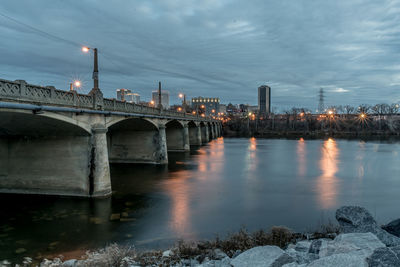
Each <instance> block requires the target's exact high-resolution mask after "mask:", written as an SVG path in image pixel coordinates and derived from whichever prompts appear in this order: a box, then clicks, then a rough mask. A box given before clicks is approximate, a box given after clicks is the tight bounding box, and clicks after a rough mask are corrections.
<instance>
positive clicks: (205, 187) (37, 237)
mask: <svg viewBox="0 0 400 267" xmlns="http://www.w3.org/2000/svg"><path fill="white" fill-rule="evenodd" d="M169 158H170V163H169V165H168V166H164V167H162V166H148V165H147V166H146V165H123V164H122V165H121V164H118V165H111V178H112V186H113V196H112V198H109V199H98V200H90V199H74V198H60V197H39V196H26V195H6V194H3V195H0V201H1V205H0V218H1V219H0V260H1V259H12V260H16V259H20V258H22V257H23V256H31V257H34V258H35V257H43V256H51V255H57V254H58V253H63V254H66V255H67V256H68V255H71V256H73V257H75V256H76V255H80V254H81V253H84V251H85V250H86V249H89V248H97V247H102V246H104V245H106V244H109V243H111V242H118V243H124V244H130V245H135V246H138V247H144V248H158V247H161V248H162V247H164V246H168V245H169V244H171V242H174V241H175V240H177V239H179V238H183V239H191V240H198V239H206V238H212V237H215V236H216V235H217V234H218V235H219V236H224V235H225V234H227V233H229V232H234V231H237V230H239V229H240V228H241V227H242V226H245V227H246V228H247V229H249V230H258V229H261V228H263V229H268V228H270V227H271V226H274V225H285V226H287V227H289V228H291V229H293V230H295V231H312V230H315V229H317V228H318V227H320V226H321V224H326V223H329V222H335V219H334V212H335V209H336V208H338V207H340V206H342V205H361V206H364V207H366V208H367V209H368V210H369V211H370V212H371V213H372V214H373V215H374V216H375V218H376V219H377V220H378V222H380V223H386V222H388V221H389V220H391V219H395V218H399V217H400V210H399V206H400V197H399V196H400V143H399V142H388V141H385V142H383V141H368V142H364V141H347V140H334V139H328V140H303V139H299V140H285V139H255V138H251V139H244V138H243V139H240V138H235V139H227V138H225V139H224V138H219V139H217V140H214V141H212V142H210V143H209V144H208V145H206V146H203V147H201V148H198V149H196V150H193V151H191V152H190V153H187V154H182V153H178V154H169Z"/></svg>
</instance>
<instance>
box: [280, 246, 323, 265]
mask: <svg viewBox="0 0 400 267" xmlns="http://www.w3.org/2000/svg"><path fill="white" fill-rule="evenodd" d="M285 252H286V253H287V254H288V255H289V256H290V257H292V258H293V259H294V260H295V261H296V263H297V264H306V263H310V262H312V261H314V260H316V259H318V254H314V253H308V252H307V251H306V252H300V251H296V250H295V249H293V248H288V249H286V251H285Z"/></svg>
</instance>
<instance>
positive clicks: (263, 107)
mask: <svg viewBox="0 0 400 267" xmlns="http://www.w3.org/2000/svg"><path fill="white" fill-rule="evenodd" d="M258 111H259V113H260V114H269V113H271V87H269V86H268V85H261V86H260V87H258Z"/></svg>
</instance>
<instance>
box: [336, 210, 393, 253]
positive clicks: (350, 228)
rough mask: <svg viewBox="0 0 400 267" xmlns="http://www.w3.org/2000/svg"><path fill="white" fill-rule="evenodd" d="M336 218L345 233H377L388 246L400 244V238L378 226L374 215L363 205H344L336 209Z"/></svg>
mask: <svg viewBox="0 0 400 267" xmlns="http://www.w3.org/2000/svg"><path fill="white" fill-rule="evenodd" d="M336 220H337V221H338V222H339V224H340V226H341V230H342V232H343V233H368V232H371V233H373V234H375V235H376V236H377V237H378V238H379V239H380V240H381V241H382V242H383V243H384V244H385V245H386V246H398V245H400V238H398V237H397V236H394V235H392V234H390V233H388V232H386V231H385V230H383V229H382V228H380V227H379V226H378V224H377V223H376V221H375V219H374V218H373V217H372V215H371V214H370V213H369V212H368V211H367V210H366V209H365V208H362V207H358V206H344V207H341V208H339V209H338V210H336Z"/></svg>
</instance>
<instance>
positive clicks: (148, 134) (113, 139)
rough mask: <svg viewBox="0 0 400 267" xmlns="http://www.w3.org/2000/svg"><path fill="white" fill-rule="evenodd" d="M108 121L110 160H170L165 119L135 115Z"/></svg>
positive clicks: (157, 161)
mask: <svg viewBox="0 0 400 267" xmlns="http://www.w3.org/2000/svg"><path fill="white" fill-rule="evenodd" d="M107 125H108V132H107V144H108V153H109V161H110V162H111V163H152V164H164V163H166V162H168V155H167V148H166V134H165V126H164V124H163V123H161V122H158V121H157V120H150V119H147V118H133V117H132V118H125V119H122V120H114V121H112V123H108V124H107Z"/></svg>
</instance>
